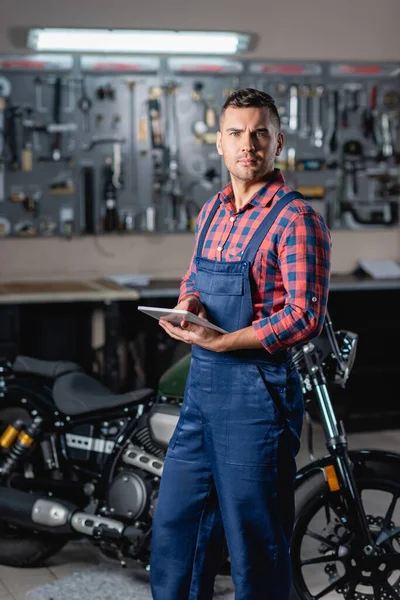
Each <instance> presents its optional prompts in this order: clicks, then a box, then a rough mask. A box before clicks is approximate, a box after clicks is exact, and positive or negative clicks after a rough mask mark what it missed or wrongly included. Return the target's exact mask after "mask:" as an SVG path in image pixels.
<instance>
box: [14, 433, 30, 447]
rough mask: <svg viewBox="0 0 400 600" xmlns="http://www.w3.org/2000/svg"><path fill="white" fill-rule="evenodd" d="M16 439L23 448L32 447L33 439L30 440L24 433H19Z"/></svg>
mask: <svg viewBox="0 0 400 600" xmlns="http://www.w3.org/2000/svg"><path fill="white" fill-rule="evenodd" d="M18 439H19V441H20V442H21V444H24V446H32V444H33V442H34V440H33V438H31V436H30V435H28V434H27V433H25V431H21V433H20V434H19V436H18Z"/></svg>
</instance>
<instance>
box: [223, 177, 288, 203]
mask: <svg viewBox="0 0 400 600" xmlns="http://www.w3.org/2000/svg"><path fill="white" fill-rule="evenodd" d="M283 185H285V179H284V177H283V175H282V173H281V171H280V169H274V172H273V174H272V176H271V179H269V180H268V181H267V182H266V183H265V184H264V185H263V186H262V187H261V188H260V189H259V190H258V191H257V192H256V193H255V194H254V196H252V197H251V198H250V200H249V201H248V202H247V203H246V204H245V205H244V206H243V207H242V208H241V209H240V211H239V212H242V211H243V210H246V208H248V207H249V206H250V205H251V206H260V207H264V206H267V205H268V204H269V203H270V202H271V201H272V199H273V197H274V196H275V194H276V192H277V191H278V190H279V189H280V188H281V187H282V186H283ZM218 197H219V199H220V200H221V202H223V203H224V204H228V203H231V204H232V206H233V189H232V182H229V183H228V185H227V186H226V187H224V189H223V190H221V191H220V192H219V194H218Z"/></svg>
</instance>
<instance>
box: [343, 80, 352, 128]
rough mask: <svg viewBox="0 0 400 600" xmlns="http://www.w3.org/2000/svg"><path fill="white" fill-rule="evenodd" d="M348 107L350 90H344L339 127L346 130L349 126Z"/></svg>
mask: <svg viewBox="0 0 400 600" xmlns="http://www.w3.org/2000/svg"><path fill="white" fill-rule="evenodd" d="M349 105H350V90H348V89H347V88H345V89H344V90H343V94H342V110H341V126H342V127H343V128H345V129H346V128H347V127H348V126H349Z"/></svg>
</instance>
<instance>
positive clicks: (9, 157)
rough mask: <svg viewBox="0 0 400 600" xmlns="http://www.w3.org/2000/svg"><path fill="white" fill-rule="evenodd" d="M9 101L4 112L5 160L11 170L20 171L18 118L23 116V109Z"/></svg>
mask: <svg viewBox="0 0 400 600" xmlns="http://www.w3.org/2000/svg"><path fill="white" fill-rule="evenodd" d="M9 102H10V101H8V103H7V104H6V109H5V112H4V145H5V153H6V158H5V162H6V165H7V167H8V169H9V170H10V171H19V170H20V168H21V163H20V154H19V151H18V137H17V120H20V118H21V109H20V107H19V106H12V105H11V104H10V103H9Z"/></svg>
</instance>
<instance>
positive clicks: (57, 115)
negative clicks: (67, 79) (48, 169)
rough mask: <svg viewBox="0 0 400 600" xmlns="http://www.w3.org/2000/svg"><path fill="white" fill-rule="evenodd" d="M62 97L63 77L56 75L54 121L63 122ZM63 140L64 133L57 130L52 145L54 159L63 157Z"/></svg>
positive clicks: (56, 122)
mask: <svg viewBox="0 0 400 600" xmlns="http://www.w3.org/2000/svg"><path fill="white" fill-rule="evenodd" d="M61 98H62V79H61V77H56V80H55V83H54V101H53V123H55V124H59V123H61ZM61 142H62V133H61V132H59V131H57V132H56V133H55V135H54V138H53V144H52V147H51V157H52V159H53V160H54V161H58V160H60V158H61Z"/></svg>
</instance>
